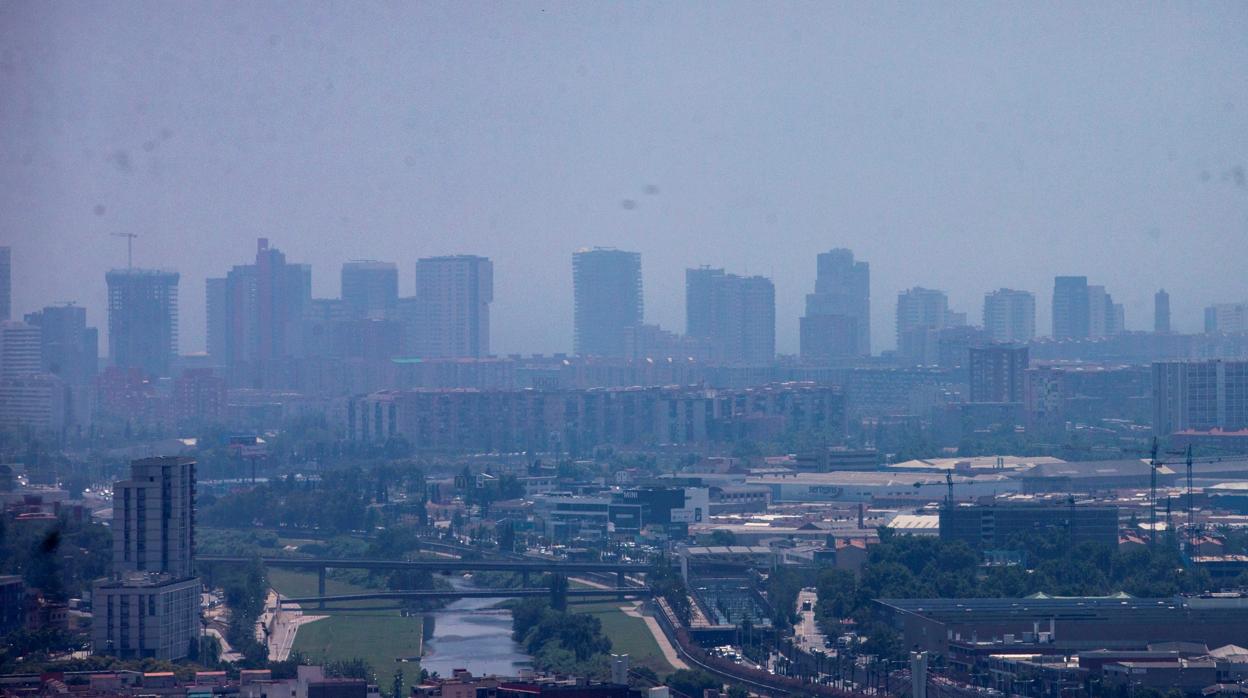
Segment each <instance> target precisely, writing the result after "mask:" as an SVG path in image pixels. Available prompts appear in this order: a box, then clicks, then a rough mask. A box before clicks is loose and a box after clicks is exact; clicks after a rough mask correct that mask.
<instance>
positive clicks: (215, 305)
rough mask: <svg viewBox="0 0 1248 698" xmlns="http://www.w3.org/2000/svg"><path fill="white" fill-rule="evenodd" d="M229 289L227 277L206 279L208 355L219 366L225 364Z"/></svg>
mask: <svg viewBox="0 0 1248 698" xmlns="http://www.w3.org/2000/svg"><path fill="white" fill-rule="evenodd" d="M229 289H230V286H229V283H228V280H227V279H225V278H219V279H205V280H204V291H205V296H206V298H205V305H204V307H205V309H206V310H207V321H208V327H207V330H208V332H207V344H208V346H207V349H208V357H209V358H210V359H212V361H213V363H214V364H216V365H218V366H224V365H225V334H226V321H225V306H226V304H227V303H228V302H229V295H230V291H229Z"/></svg>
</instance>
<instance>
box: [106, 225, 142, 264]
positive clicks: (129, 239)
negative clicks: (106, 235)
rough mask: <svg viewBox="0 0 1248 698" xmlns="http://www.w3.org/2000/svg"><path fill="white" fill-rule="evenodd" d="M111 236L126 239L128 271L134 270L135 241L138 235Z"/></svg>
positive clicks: (115, 234) (120, 234)
mask: <svg viewBox="0 0 1248 698" xmlns="http://www.w3.org/2000/svg"><path fill="white" fill-rule="evenodd" d="M110 235H112V236H113V237H115V238H125V239H126V271H129V270H131V269H134V239H135V238H137V237H138V235H136V234H134V233H110Z"/></svg>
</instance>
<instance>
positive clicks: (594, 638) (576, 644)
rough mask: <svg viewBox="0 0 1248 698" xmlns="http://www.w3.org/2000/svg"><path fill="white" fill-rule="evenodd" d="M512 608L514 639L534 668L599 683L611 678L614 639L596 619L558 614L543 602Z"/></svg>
mask: <svg viewBox="0 0 1248 698" xmlns="http://www.w3.org/2000/svg"><path fill="white" fill-rule="evenodd" d="M509 605H510V608H511V628H512V632H511V636H512V639H514V640H515V641H516V642H518V643H520V645H521V646H522V647H524V651H525V652H527V653H528V654H529V655H530V656H532V657H533V666H534V667H536V668H538V669H542V670H546V671H558V672H562V673H568V674H575V675H577V676H587V677H591V678H595V679H599V680H602V679H604V678H606V677H608V676H610V674H611V668H610V665H609V663H608V656H607V655H608V654H609V653H610V652H611V639H610V638H608V637H607V636H606V635H603V634H602V621H600V620H598V618H597V617H595V616H593V615H590V614H586V613H569V612H567V611H557V610H555V609H553V608H551V607H550V604H549V603H548V602H547V601H546V600H544V599H524V600H521V601H516V602H512V603H511V604H509Z"/></svg>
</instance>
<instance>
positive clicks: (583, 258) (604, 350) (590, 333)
mask: <svg viewBox="0 0 1248 698" xmlns="http://www.w3.org/2000/svg"><path fill="white" fill-rule="evenodd" d="M572 291H573V296H574V300H575V309H574V313H573V321H574V323H573V324H574V327H575V338H574V345H575V346H574V350H575V352H576V353H577V354H580V355H581V356H624V355H625V354H626V352H627V346H626V344H627V343H626V338H625V331H626V330H627V329H629V328H634V327H636V326H638V325H640V324H641V321H642V316H643V305H642V292H641V254H640V253H637V252H625V251H623V250H615V249H607V248H601V247H596V248H594V249H592V250H580V251H578V252H576V253H575V254H573V255H572Z"/></svg>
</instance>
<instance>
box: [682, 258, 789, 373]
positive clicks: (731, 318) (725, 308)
mask: <svg viewBox="0 0 1248 698" xmlns="http://www.w3.org/2000/svg"><path fill="white" fill-rule="evenodd" d="M685 316H686V322H685V324H686V328H687V330H686V335H687V336H688V337H690V338H692V339H699V340H705V341H706V342H707V345H708V347H709V348H710V351H711V357H712V358H713V359H715V360H718V361H724V362H727V363H748V364H767V363H771V361H772V360H774V359H775V356H776V289H775V286H774V285H773V284H772V283H771V280H770V279H766V278H764V277H761V276H750V277H744V276H737V275H736V274H725V273H724V270H723V269H711V268H709V267H702V268H700V269H686V270H685Z"/></svg>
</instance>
